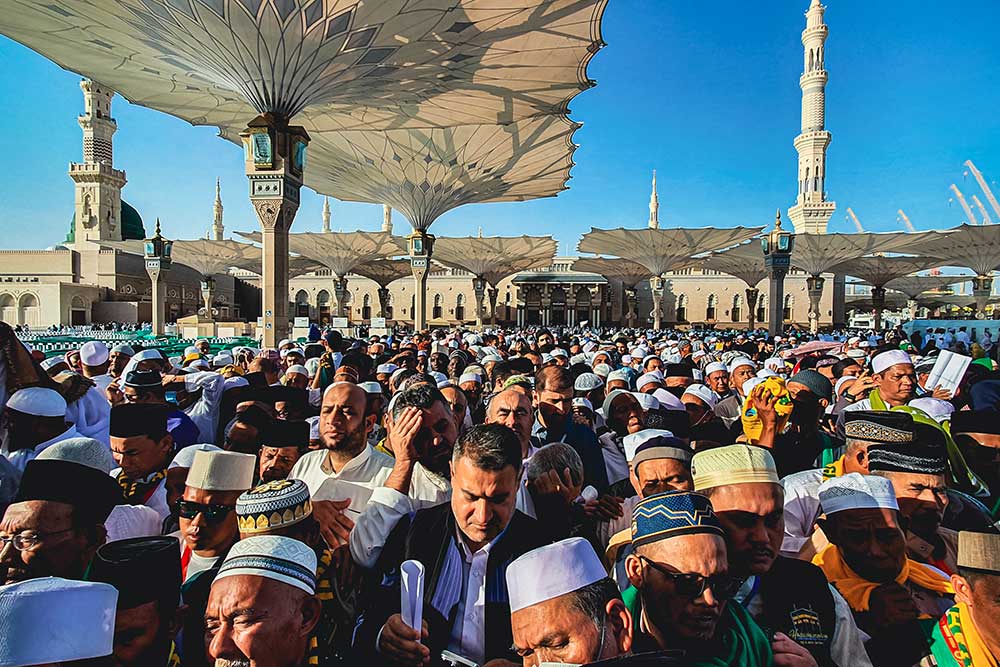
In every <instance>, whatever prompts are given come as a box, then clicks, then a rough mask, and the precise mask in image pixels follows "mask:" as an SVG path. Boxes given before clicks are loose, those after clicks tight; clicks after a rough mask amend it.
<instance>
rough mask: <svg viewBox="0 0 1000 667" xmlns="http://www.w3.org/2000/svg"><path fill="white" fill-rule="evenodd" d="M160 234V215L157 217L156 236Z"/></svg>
mask: <svg viewBox="0 0 1000 667" xmlns="http://www.w3.org/2000/svg"><path fill="white" fill-rule="evenodd" d="M159 235H160V217H159V216H157V217H156V236H159Z"/></svg>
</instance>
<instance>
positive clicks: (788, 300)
mask: <svg viewBox="0 0 1000 667" xmlns="http://www.w3.org/2000/svg"><path fill="white" fill-rule="evenodd" d="M794 308H795V297H793V296H792V295H791V294H786V295H785V303H784V307H783V308H782V309H781V319H783V320H784V321H786V322H788V321H789V320H791V319H792V311H793V310H794Z"/></svg>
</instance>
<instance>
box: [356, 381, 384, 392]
mask: <svg viewBox="0 0 1000 667" xmlns="http://www.w3.org/2000/svg"><path fill="white" fill-rule="evenodd" d="M358 386H359V387H361V388H362V389H364V390H365V393H366V394H381V393H382V385H380V384H379V383H378V382H362V383H361V384H359V385H358Z"/></svg>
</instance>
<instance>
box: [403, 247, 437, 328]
mask: <svg viewBox="0 0 1000 667" xmlns="http://www.w3.org/2000/svg"><path fill="white" fill-rule="evenodd" d="M406 242H407V246H408V247H409V250H410V269H411V270H412V271H413V278H414V280H415V281H416V290H415V292H414V304H413V306H414V307H413V330H414V331H420V330H422V329H424V328H425V327H426V326H427V276H428V274H429V273H430V271H431V253H432V252H433V250H434V236H433V235H431V234H428V233H427V232H425V231H423V230H419V231H415V232H413V233H412V234H410V235H409V236H407V237H406Z"/></svg>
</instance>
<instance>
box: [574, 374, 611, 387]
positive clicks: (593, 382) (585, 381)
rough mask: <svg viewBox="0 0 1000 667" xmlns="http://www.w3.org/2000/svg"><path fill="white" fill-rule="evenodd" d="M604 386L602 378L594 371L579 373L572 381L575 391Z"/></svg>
mask: <svg viewBox="0 0 1000 667" xmlns="http://www.w3.org/2000/svg"><path fill="white" fill-rule="evenodd" d="M603 386H604V380H602V379H601V376H600V375H597V374H596V373H580V375H578V376H577V378H576V380H575V381H574V382H573V389H575V390H576V391H593V390H594V389H600V388H601V387H603Z"/></svg>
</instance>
